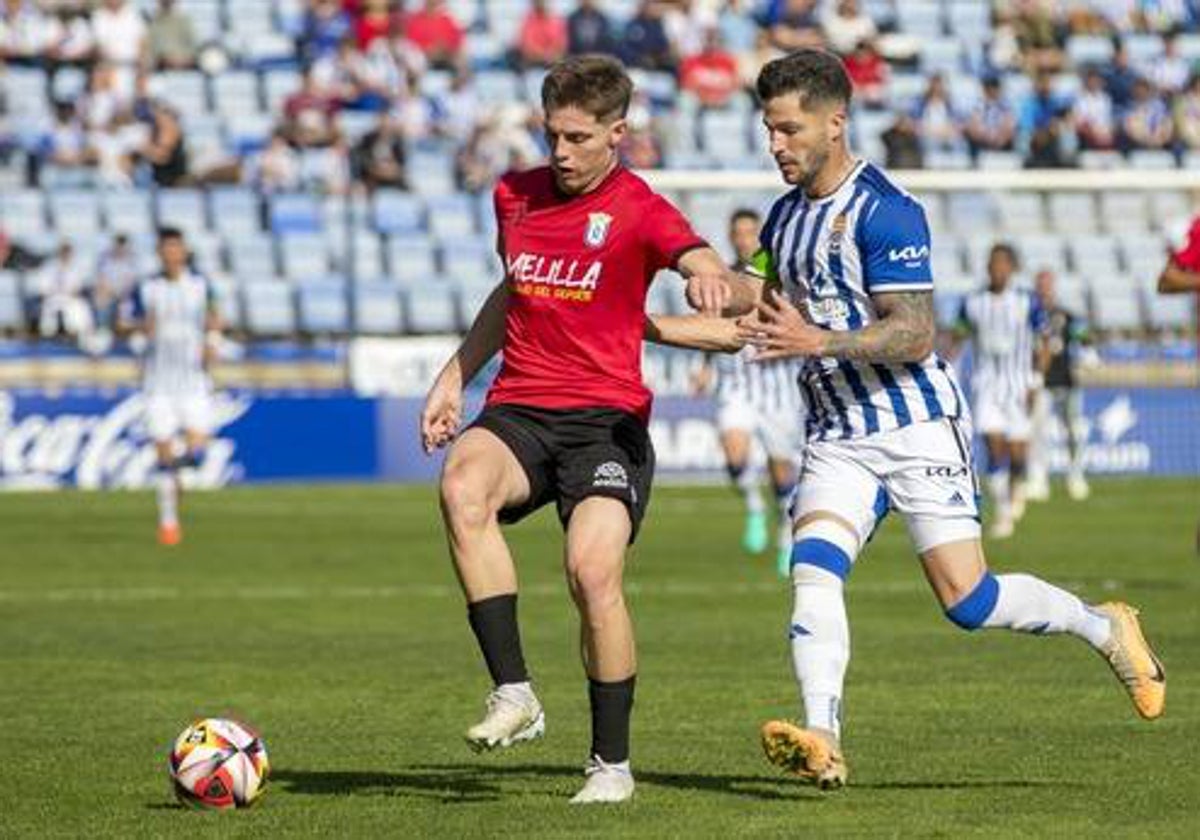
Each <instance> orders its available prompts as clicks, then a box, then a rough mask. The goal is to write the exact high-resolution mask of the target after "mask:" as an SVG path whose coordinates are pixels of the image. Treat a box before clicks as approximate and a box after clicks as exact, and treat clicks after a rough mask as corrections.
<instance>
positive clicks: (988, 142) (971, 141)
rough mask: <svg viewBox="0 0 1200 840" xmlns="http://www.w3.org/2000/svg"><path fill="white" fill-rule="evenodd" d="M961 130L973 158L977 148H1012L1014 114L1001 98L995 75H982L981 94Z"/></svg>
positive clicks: (990, 150) (1015, 118)
mask: <svg viewBox="0 0 1200 840" xmlns="http://www.w3.org/2000/svg"><path fill="white" fill-rule="evenodd" d="M963 133H964V134H965V135H966V138H967V145H968V146H969V147H970V150H971V155H972V156H973V157H974V156H978V154H979V153H980V152H981V151H989V152H1009V151H1012V149H1013V145H1014V142H1015V140H1016V136H1017V115H1016V112H1015V111H1014V110H1013V107H1012V105H1011V104H1009V102H1008V100H1007V99H1005V98H1004V90H1003V88H1002V86H1001V84H1000V77H999V76H987V77H986V78H984V80H983V97H982V98H981V99H980V100H979V102H978V104H976V106H975V108H974V109H972V111H971V115H970V116H969V117H968V118H967V124H966V127H965V128H964V129H963Z"/></svg>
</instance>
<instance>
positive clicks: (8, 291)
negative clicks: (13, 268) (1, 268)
mask: <svg viewBox="0 0 1200 840" xmlns="http://www.w3.org/2000/svg"><path fill="white" fill-rule="evenodd" d="M7 274H8V272H3V273H0V332H13V333H18V332H23V331H24V330H25V301H24V300H23V299H22V297H21V292H20V288H19V287H18V286H17V285H16V283H15V282H14V283H11V284H10V283H9V282H8V280H7V278H6V276H5V275H7ZM14 280H15V278H14Z"/></svg>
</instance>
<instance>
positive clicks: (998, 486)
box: [987, 470, 1012, 519]
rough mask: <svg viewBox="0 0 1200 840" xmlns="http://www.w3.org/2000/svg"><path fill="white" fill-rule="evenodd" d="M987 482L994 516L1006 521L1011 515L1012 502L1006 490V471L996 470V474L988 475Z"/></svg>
mask: <svg viewBox="0 0 1200 840" xmlns="http://www.w3.org/2000/svg"><path fill="white" fill-rule="evenodd" d="M987 481H988V491H989V492H990V493H991V496H992V504H993V505H995V506H996V516H997V517H999V518H1001V519H1007V518H1008V517H1009V516H1010V515H1011V513H1012V500H1011V498H1010V497H1009V490H1008V470H996V472H993V473H988V477H987Z"/></svg>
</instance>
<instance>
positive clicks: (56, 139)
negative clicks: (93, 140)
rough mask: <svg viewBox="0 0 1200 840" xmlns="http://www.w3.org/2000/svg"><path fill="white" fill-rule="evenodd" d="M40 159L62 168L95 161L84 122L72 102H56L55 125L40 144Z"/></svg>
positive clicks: (85, 164) (84, 164) (75, 166)
mask: <svg viewBox="0 0 1200 840" xmlns="http://www.w3.org/2000/svg"><path fill="white" fill-rule="evenodd" d="M38 157H39V159H40V160H41V161H42V162H43V163H47V164H52V165H54V166H56V167H62V168H68V169H70V168H78V167H85V166H91V165H92V164H93V163H95V161H96V159H95V155H94V154H93V152H92V149H91V147H90V145H89V144H88V138H87V134H86V132H85V131H84V127H83V122H82V121H81V120H80V119H79V115H78V114H77V113H76V111H75V108H74V106H73V105H71V103H70V102H56V103H54V125H53V126H52V127H51V129H50V131H49V133H48V134H47V135H46V136H45V137H44V138H43V140H42V142H41V144H40V154H39V156H38Z"/></svg>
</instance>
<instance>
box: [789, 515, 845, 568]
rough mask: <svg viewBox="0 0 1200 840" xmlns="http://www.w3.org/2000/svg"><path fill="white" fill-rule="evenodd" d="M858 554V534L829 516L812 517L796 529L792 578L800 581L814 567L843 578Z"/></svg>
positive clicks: (793, 545)
mask: <svg viewBox="0 0 1200 840" xmlns="http://www.w3.org/2000/svg"><path fill="white" fill-rule="evenodd" d="M857 554H858V537H857V536H856V535H854V534H852V533H850V531H849V530H848V529H847V528H846V527H845V526H843V525H841V524H840V523H838V522H834V521H832V520H830V519H814V520H811V521H809V522H806V523H804V524H803V525H801V526H800V528H799V529H798V530H797V532H796V540H795V542H794V543H793V544H792V580H793V581H794V582H803V579H804V578H805V576H811V575H812V574H813V570H816V571H819V572H823V573H825V574H826V575H833V576H834V577H836V578H837V579H838V580H845V579H846V576H847V575H849V574H850V568H851V566H852V565H853V563H854V558H855V556H856V555H857Z"/></svg>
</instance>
